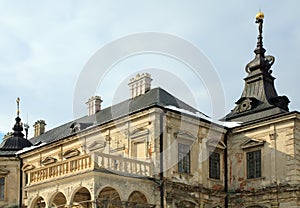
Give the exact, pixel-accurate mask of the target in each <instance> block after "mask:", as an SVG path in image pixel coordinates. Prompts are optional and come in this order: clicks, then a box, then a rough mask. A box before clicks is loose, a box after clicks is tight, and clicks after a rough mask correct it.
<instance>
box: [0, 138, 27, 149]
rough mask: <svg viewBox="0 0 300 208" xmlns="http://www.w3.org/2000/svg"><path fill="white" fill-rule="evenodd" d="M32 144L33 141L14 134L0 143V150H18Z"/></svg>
mask: <svg viewBox="0 0 300 208" xmlns="http://www.w3.org/2000/svg"><path fill="white" fill-rule="evenodd" d="M31 145H32V143H31V142H30V141H29V140H27V139H25V138H22V137H17V136H13V137H10V138H8V139H5V140H4V141H3V142H2V143H1V145H0V150H2V151H12V150H15V151H18V150H21V149H23V148H24V147H30V146H31Z"/></svg>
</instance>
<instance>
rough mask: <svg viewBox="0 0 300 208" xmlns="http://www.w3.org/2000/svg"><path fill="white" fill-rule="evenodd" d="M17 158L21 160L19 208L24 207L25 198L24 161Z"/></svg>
mask: <svg viewBox="0 0 300 208" xmlns="http://www.w3.org/2000/svg"><path fill="white" fill-rule="evenodd" d="M17 158H18V159H19V160H20V193H19V207H22V198H23V171H22V166H23V159H22V158H20V157H19V156H17Z"/></svg>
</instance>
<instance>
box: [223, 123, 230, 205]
mask: <svg viewBox="0 0 300 208" xmlns="http://www.w3.org/2000/svg"><path fill="white" fill-rule="evenodd" d="M229 131H230V130H229V129H226V133H225V134H224V144H225V147H226V148H225V151H224V172H225V173H224V180H225V182H224V189H225V199H224V203H225V204H224V207H225V208H228V146H227V137H228V134H229Z"/></svg>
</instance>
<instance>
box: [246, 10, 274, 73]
mask: <svg viewBox="0 0 300 208" xmlns="http://www.w3.org/2000/svg"><path fill="white" fill-rule="evenodd" d="M264 17H265V15H264V13H262V12H259V13H257V15H256V17H255V18H256V21H255V23H257V24H258V37H257V44H256V48H255V50H254V53H255V58H254V59H253V60H252V61H250V62H249V63H248V64H247V65H246V68H245V69H246V72H247V73H251V72H252V71H255V70H257V69H259V70H260V71H262V72H264V73H269V74H271V73H272V71H269V69H270V68H271V66H272V65H273V64H274V62H275V58H274V56H265V52H266V50H265V49H264V47H263V41H262V40H263V36H262V33H263V23H264Z"/></svg>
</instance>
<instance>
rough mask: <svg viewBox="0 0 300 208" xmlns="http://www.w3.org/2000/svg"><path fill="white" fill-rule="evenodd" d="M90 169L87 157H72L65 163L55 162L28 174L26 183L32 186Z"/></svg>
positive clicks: (89, 161)
mask: <svg viewBox="0 0 300 208" xmlns="http://www.w3.org/2000/svg"><path fill="white" fill-rule="evenodd" d="M91 167H92V161H91V158H90V156H89V155H83V156H79V157H74V158H72V159H69V160H67V161H61V162H56V163H55V164H51V165H47V166H45V167H41V168H38V169H34V170H32V171H29V172H28V175H27V177H28V180H27V181H28V183H27V184H34V183H39V182H42V181H43V182H44V181H45V180H50V179H53V178H57V177H60V176H67V175H71V174H74V173H77V172H80V171H84V170H88V169H90V168H91Z"/></svg>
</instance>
